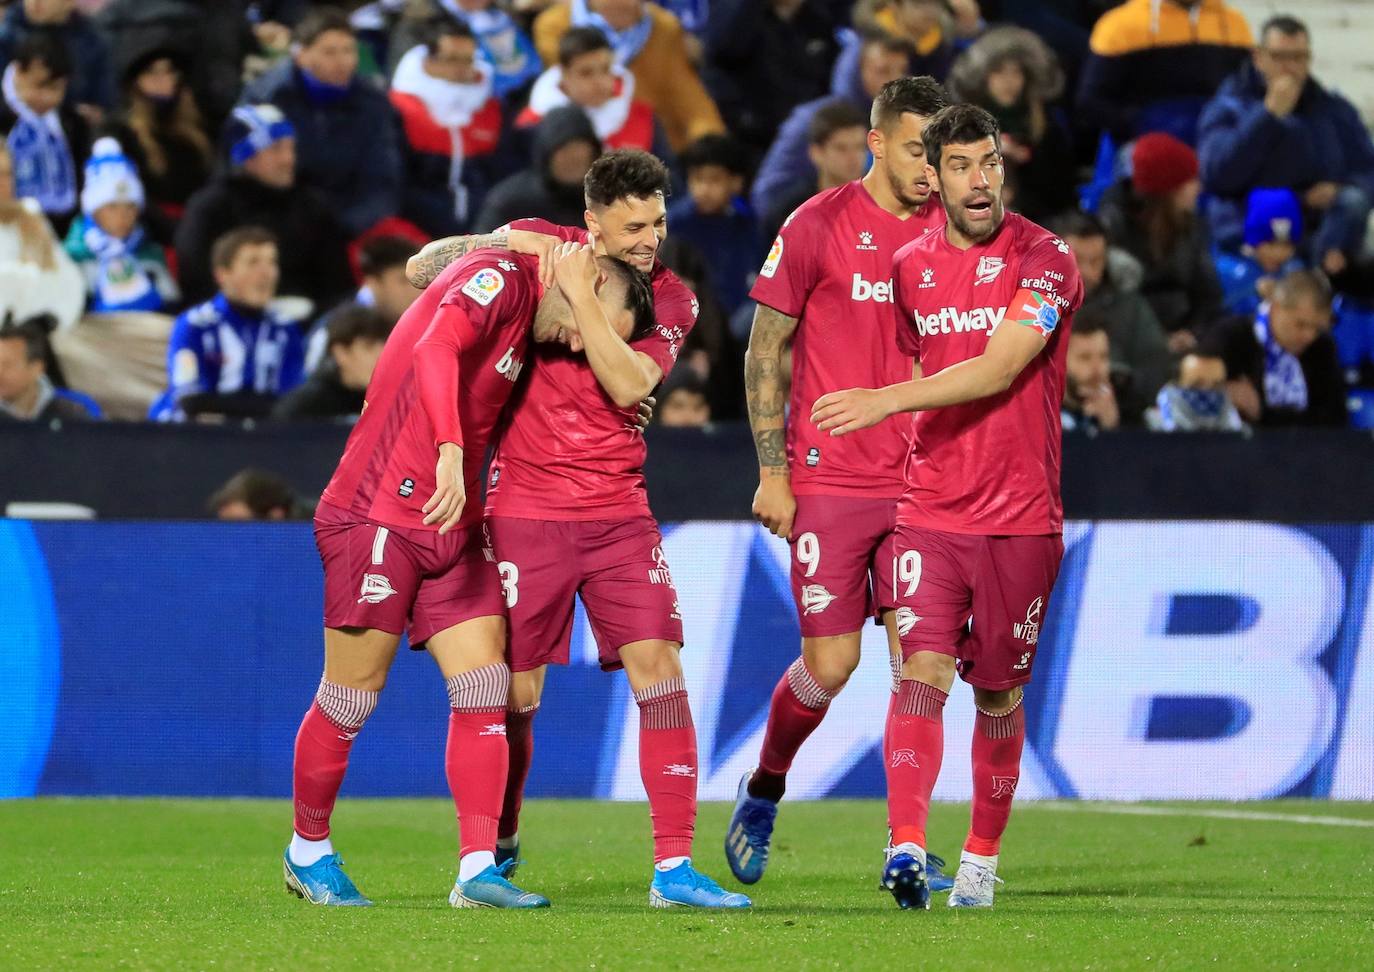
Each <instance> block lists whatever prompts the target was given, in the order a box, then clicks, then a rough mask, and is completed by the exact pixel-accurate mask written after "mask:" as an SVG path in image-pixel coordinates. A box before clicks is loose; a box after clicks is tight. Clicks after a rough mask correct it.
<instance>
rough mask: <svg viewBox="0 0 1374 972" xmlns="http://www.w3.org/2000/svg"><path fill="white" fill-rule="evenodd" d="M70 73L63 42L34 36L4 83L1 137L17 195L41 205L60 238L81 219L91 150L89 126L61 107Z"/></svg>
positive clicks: (19, 50) (0, 86) (18, 52)
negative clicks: (83, 175)
mask: <svg viewBox="0 0 1374 972" xmlns="http://www.w3.org/2000/svg"><path fill="white" fill-rule="evenodd" d="M71 71H72V64H71V60H70V58H69V57H68V55H67V50H66V48H64V47H63V46H62V44H61V42H60V41H58V40H56V39H55V38H53V37H51V36H49V35H47V34H43V33H38V32H35V33H33V34H32V35H31V36H28V37H26V38H25V39H24V40H22V41H20V42H19V44H18V45H17V46H16V47H15V49H14V54H13V56H12V57H11V59H10V61H9V63H8V64H7V65H6V67H5V73H4V76H3V79H0V93H2V94H3V99H4V100H3V103H0V133H3V134H4V136H5V141H6V142H7V143H8V144H9V149H10V157H11V159H12V160H13V162H14V181H15V192H16V193H17V194H18V195H19V196H20V197H23V198H30V199H34V200H36V201H37V202H38V207H39V208H40V209H41V210H42V211H43V214H44V215H45V216H47V217H48V220H49V221H50V222H51V223H52V224H53V229H54V230H56V231H57V233H58V234H62V233H65V232H66V231H67V226H68V224H70V223H71V220H72V217H73V216H74V215H75V214H76V203H77V194H78V193H79V192H80V189H81V183H80V168H81V163H82V162H83V161H85V158H86V153H87V151H88V150H89V148H90V135H89V129H88V128H87V126H86V122H85V121H84V120H83V119H82V118H81V116H80V115H78V114H77V113H76V112H75V111H73V110H72V109H70V108H67V107H64V106H63V103H62V101H63V98H65V97H66V93H67V83H68V80H69V79H70V77H71Z"/></svg>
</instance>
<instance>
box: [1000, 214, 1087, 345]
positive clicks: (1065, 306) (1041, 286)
mask: <svg viewBox="0 0 1374 972" xmlns="http://www.w3.org/2000/svg"><path fill="white" fill-rule="evenodd" d="M1019 273H1020V275H1021V279H1020V280H1019V281H1018V289H1017V292H1016V295H1015V296H1014V297H1013V298H1012V302H1011V305H1010V306H1009V307H1008V308H1007V317H1009V318H1010V319H1011V320H1014V321H1016V322H1018V323H1020V324H1024V325H1026V326H1027V327H1034V328H1035V329H1036V330H1038V331H1039V332H1040V335H1041V336H1042V337H1044V338H1045V339H1046V340H1048V339H1049V338H1050V336H1051V335H1052V334H1053V333H1054V331H1055V328H1057V327H1058V326H1059V322H1060V321H1061V320H1063V319H1064V318H1066V317H1068V316H1070V315H1071V314H1073V312H1074V311H1076V310H1077V309H1078V307H1079V305H1081V304H1082V303H1083V283H1082V281H1081V280H1080V279H1079V276H1078V264H1077V263H1076V262H1074V258H1073V253H1072V252H1071V251H1070V250H1069V245H1068V244H1067V243H1065V242H1064V241H1063V240H1060V239H1056V238H1053V237H1051V238H1048V239H1045V240H1041V241H1040V242H1038V243H1036V244H1035V245H1033V246H1032V247H1031V248H1030V250H1029V251H1028V252H1027V253H1026V255H1025V256H1024V257H1022V259H1021V266H1020V268H1019Z"/></svg>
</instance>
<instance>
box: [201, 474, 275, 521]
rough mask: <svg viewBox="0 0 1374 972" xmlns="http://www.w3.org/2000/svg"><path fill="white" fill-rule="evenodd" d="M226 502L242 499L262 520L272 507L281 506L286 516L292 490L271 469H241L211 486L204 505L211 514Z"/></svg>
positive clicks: (226, 504) (240, 500) (235, 501)
mask: <svg viewBox="0 0 1374 972" xmlns="http://www.w3.org/2000/svg"><path fill="white" fill-rule="evenodd" d="M230 503H243V504H244V505H245V506H247V507H248V508H249V509H250V510H252V511H253V516H254V517H256V518H258V519H262V520H265V519H267V518H268V516H269V515H270V514H271V513H272V511H273V510H282V511H283V512H285V513H286V515H287V516H288V517H289V516H291V515H292V513H293V512H294V511H295V508H296V494H295V493H294V492H293V491H292V489H291V484H290V483H288V482H287V481H286V480H284V479H282V478H281V477H280V476H278V475H276V474H275V473H270V472H265V471H263V470H261V469H241V470H239V471H238V472H236V473H234V475H233V476H231V477H230V478H229V481H228V482H227V483H225V484H224V485H223V486H221V487H220V488H219V489H217V490H215V492H214V494H213V495H212V496H211V497H210V501H209V502H208V503H207V504H206V507H207V508H208V509H209V511H210V512H211V513H212V514H214V513H218V512H219V511H220V510H222V509H223V508H224V507H226V506H228V505H229V504H230Z"/></svg>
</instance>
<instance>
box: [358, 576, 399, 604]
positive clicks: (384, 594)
mask: <svg viewBox="0 0 1374 972" xmlns="http://www.w3.org/2000/svg"><path fill="white" fill-rule="evenodd" d="M358 593H359V595H361V596H360V597H359V598H358V603H359V604H362V603H363V602H364V601H366V602H367V603H368V604H381V603H382V602H383V601H385V600H386V599H387V598H388V597H390V596H391V595H393V594H395V593H396V588H394V587H392V586H391V581H390V580H389V579H388V578H387V577H386V575H384V574H364V575H363V586H362V588H361V589H360V590H359V591H358Z"/></svg>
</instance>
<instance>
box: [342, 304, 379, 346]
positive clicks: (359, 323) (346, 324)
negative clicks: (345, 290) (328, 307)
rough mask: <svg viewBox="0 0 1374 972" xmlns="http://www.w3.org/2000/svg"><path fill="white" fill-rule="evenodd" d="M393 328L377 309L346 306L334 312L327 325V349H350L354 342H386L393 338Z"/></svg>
mask: <svg viewBox="0 0 1374 972" xmlns="http://www.w3.org/2000/svg"><path fill="white" fill-rule="evenodd" d="M391 328H392V324H391V322H390V321H388V320H387V319H386V317H385V316H383V314H382V313H381V311H379V310H377V308H375V307H367V306H365V305H363V304H355V303H348V304H344V305H343V306H342V307H340V308H337V309H336V310H334V311H332V312H331V313H330V315H329V320H328V321H327V322H326V323H325V333H326V334H327V335H328V344H326V345H325V347H326V348H333V347H338V346H340V345H342V346H343V347H348V346H349V345H350V344H352V343H353V342H354V341H385V340H386V339H387V338H388V337H390V336H391Z"/></svg>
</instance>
